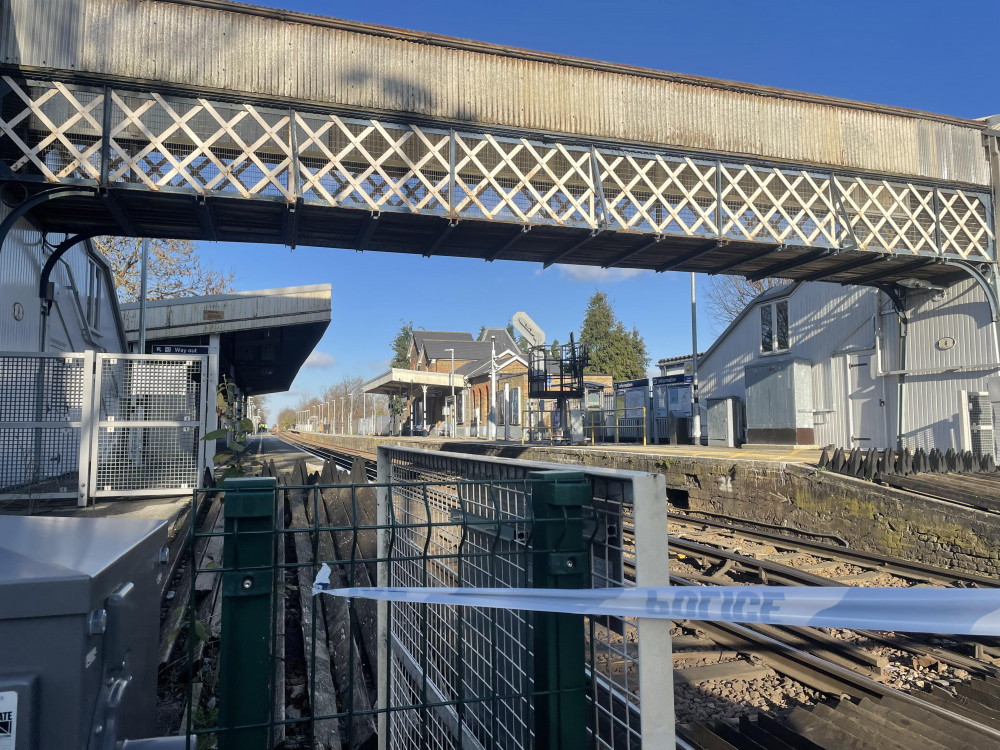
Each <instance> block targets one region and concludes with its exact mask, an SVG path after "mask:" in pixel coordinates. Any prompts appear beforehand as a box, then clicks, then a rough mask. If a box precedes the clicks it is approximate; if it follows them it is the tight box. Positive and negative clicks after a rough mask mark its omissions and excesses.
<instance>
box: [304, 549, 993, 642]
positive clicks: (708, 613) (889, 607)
mask: <svg viewBox="0 0 1000 750" xmlns="http://www.w3.org/2000/svg"><path fill="white" fill-rule="evenodd" d="M316 594H330V595H332V596H342V597H346V598H351V599H375V600H379V601H391V602H411V603H415V604H445V605H450V606H457V607H491V608H497V609H520V610H531V611H535V612H566V613H571V614H580V615H611V616H616V617H653V618H665V619H672V620H706V621H712V622H734V623H757V624H764V625H805V626H811V627H824V628H846V629H852V630H900V631H904V632H910V633H946V634H948V633H950V634H956V635H1000V589H960V588H924V587H914V588H862V587H853V586H843V587H841V586H829V587H827V586H823V587H808V586H801V587H799V586H787V587H785V586H637V587H634V588H607V589H525V588H509V589H508V588H505V589H493V588H445V587H430V588H403V587H368V588H363V587H362V588H330V568H329V566H328V565H327V564H326V563H324V564H323V566H322V568H321V569H320V571H319V573H318V575H317V576H316V581H315V582H314V583H313V596H315V595H316Z"/></svg>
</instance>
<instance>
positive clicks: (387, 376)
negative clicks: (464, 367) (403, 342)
mask: <svg viewBox="0 0 1000 750" xmlns="http://www.w3.org/2000/svg"><path fill="white" fill-rule="evenodd" d="M452 382H454V385H455V388H459V389H461V388H465V387H466V386H467V383H466V380H465V377H464V376H462V375H460V374H459V373H458V372H457V371H456V372H455V377H454V380H452V379H451V372H450V371H449V372H428V371H426V370H405V369H402V368H399V367H392V368H390V369H388V370H386V371H385V372H383V373H382V374H381V375H378V376H377V377H374V378H372V379H371V380H369V381H368V382H367V383H365V384H364V385H362V386H361V390H362V391H363V392H365V393H381V394H384V395H386V396H401V395H408V394H409V393H410V391H411V389H412V390H414V392H415V393H419V392H421V391H422V389H423V387H424V386H427V388H428V391H437V392H444V391H445V390H448V389H449V388H450V387H451V384H452Z"/></svg>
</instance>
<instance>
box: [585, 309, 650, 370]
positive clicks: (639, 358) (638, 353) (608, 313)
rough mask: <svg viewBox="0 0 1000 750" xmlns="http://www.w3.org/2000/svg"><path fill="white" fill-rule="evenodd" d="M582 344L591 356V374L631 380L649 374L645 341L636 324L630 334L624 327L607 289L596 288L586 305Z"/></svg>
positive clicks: (589, 367)
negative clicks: (601, 290) (603, 290)
mask: <svg viewBox="0 0 1000 750" xmlns="http://www.w3.org/2000/svg"><path fill="white" fill-rule="evenodd" d="M580 343H581V344H586V345H587V351H588V354H589V356H590V363H589V364H588V365H587V369H586V372H588V373H608V374H610V375H611V376H612V377H613V378H614V379H615V380H632V379H633V378H641V377H643V376H644V375H645V374H646V368H647V367H648V366H649V355H648V354H647V352H646V341H645V340H644V339H643V338H642V336H641V335H640V334H639V330H638V329H637V328H634V327H633V328H632V332H631V333H629V332H628V331H627V330H626V329H625V325H624V324H623V323H622V322H621V321H620V320H618V318H617V317H615V313H614V310H612V309H611V301H610V300H609V299H608V295H606V294H605V293H604V292H600V291H595V292H594V294H593V296H592V297H591V298H590V301H589V302H588V304H587V312H586V314H585V315H584V318H583V325H582V326H581V327H580Z"/></svg>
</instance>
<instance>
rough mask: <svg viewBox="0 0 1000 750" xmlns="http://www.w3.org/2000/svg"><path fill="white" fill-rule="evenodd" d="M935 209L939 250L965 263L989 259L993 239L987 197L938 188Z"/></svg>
mask: <svg viewBox="0 0 1000 750" xmlns="http://www.w3.org/2000/svg"><path fill="white" fill-rule="evenodd" d="M937 206H938V232H939V237H940V239H939V241H938V245H939V246H940V248H941V251H942V252H943V253H946V254H954V255H959V256H961V257H962V258H965V259H966V260H990V259H991V257H992V256H991V253H990V252H989V248H992V247H993V245H994V241H995V237H994V236H993V230H992V229H991V226H992V223H991V222H992V218H991V216H990V204H989V202H988V200H987V199H986V197H985V196H982V195H978V194H971V193H967V192H965V191H962V190H948V189H947V188H938V189H937Z"/></svg>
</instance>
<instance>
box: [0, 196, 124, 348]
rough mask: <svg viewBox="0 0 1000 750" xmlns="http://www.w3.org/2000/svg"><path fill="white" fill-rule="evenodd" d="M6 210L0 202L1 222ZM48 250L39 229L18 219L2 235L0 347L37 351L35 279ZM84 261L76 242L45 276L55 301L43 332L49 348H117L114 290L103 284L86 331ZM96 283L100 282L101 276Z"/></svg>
mask: <svg viewBox="0 0 1000 750" xmlns="http://www.w3.org/2000/svg"><path fill="white" fill-rule="evenodd" d="M9 213H10V209H9V208H7V207H6V206H5V205H3V204H2V203H0V220H3V219H4V218H6V217H7V215H8V214H9ZM62 239H63V236H62V235H58V234H57V235H52V236H49V238H48V240H49V242H50V243H52V244H58V242H59V241H61V240H62ZM50 251H51V246H49V247H46V246H44V245H43V243H42V235H41V232H39V231H38V230H37V229H35V228H34V227H33V226H32V225H31V224H30V223H29V222H28V221H26V220H25V219H21V220H20V221H18V222H17V223H16V224H15V225H14V228H13V229H12V230H11V232H10V234H9V235H7V239H6V241H5V242H4V243H3V248H2V251H0V253H2V254H0V351H8V352H11V351H38V349H39V343H40V327H41V319H42V315H41V302H40V300H39V298H38V283H39V277H40V274H41V269H42V265H43V264H44V262H45V258H46V257H47V256H48V253H49V252H50ZM89 262H90V261H89V258H88V254H87V249H86V246H85V245H84V244H82V243H81V244H78V245H76V246H74V247H72V248H70V250H68V251H67V252H66V253H65V254H64V255H63V256H62V260H61V261H60V262H59V263H58V264H56V267H55V269H54V271H53V273H52V276H51V277H50V279H51V281H52V282H54V284H55V299H54V302H53V305H52V310H51V313H50V315H49V320H48V323H47V330H46V350H48V351H83V350H84V349H87V348H91V349H98V350H101V351H117V350H118V349H119V348H120V343H119V340H118V329H117V327H116V325H115V316H116V315H118V308H117V304H116V303H114V302H113V295H114V290H113V289H112V290H108V289H106V288H103V286H102V290H103V296H102V300H101V310H100V314H99V321H100V325H99V327H98V329H97V330H95V331H93V332H91V331H89V330H85V326H86V320H85V317H83V315H85V313H82V311H83V310H85V307H86V298H85V296H86V293H87V286H86V282H87V273H88V263H89ZM101 283H102V285H103V284H104V280H103V274H102V280H101ZM18 316H20V319H18Z"/></svg>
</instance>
